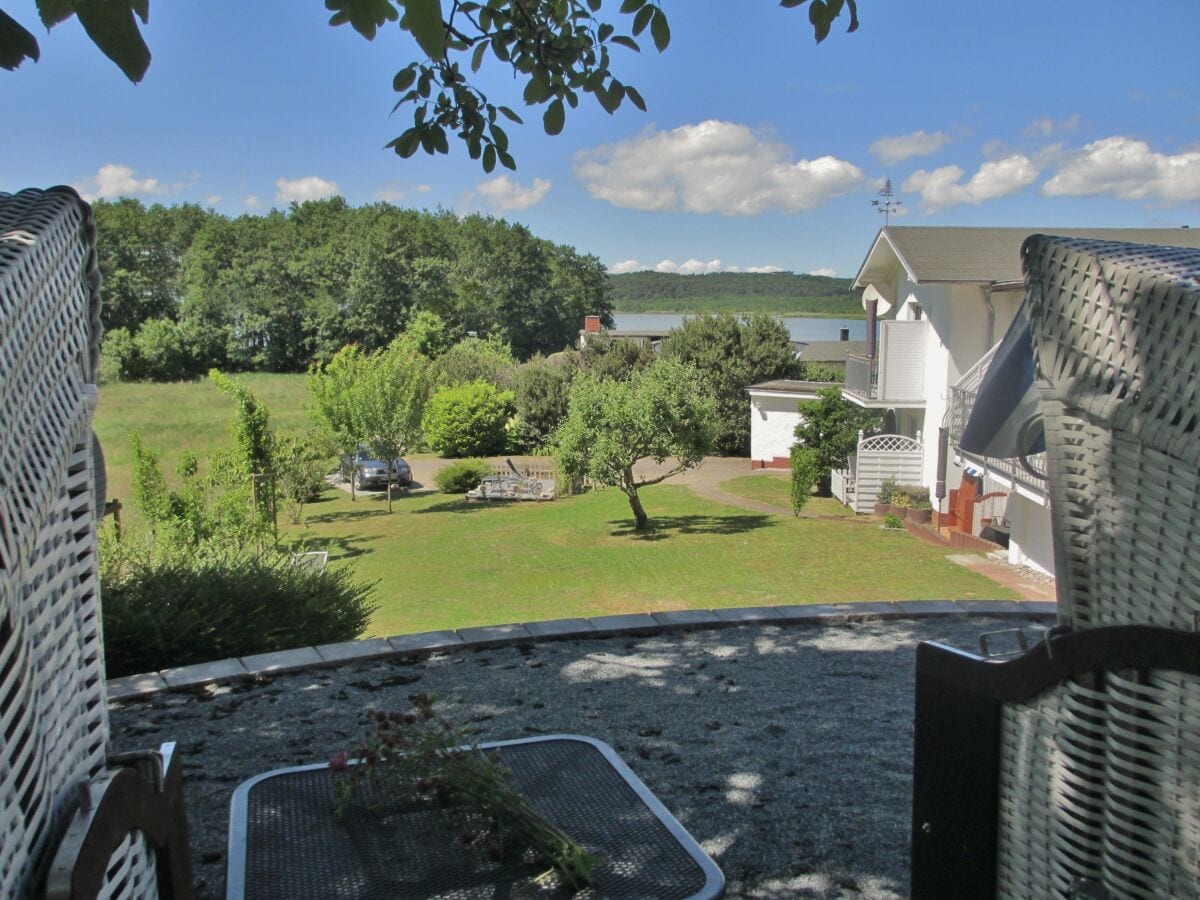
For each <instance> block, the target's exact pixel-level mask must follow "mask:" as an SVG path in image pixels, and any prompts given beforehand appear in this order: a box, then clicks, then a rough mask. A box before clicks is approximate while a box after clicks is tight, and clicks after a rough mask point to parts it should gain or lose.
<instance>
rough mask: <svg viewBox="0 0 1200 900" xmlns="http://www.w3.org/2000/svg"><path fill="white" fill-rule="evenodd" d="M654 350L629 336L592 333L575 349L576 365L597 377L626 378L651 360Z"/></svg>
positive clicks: (652, 360) (652, 359) (644, 366)
mask: <svg viewBox="0 0 1200 900" xmlns="http://www.w3.org/2000/svg"><path fill="white" fill-rule="evenodd" d="M654 359H655V356H654V351H653V350H651V349H650V348H649V347H647V346H645V345H644V344H639V343H638V342H637V341H634V340H631V339H629V338H616V339H615V340H614V339H613V338H611V337H609V336H608V335H605V334H594V335H592V336H591V337H589V338H588V339H587V343H586V344H584V345H583V349H582V350H581V351H580V352H579V366H580V368H582V369H583V371H585V372H588V373H590V374H592V375H594V376H595V377H597V378H616V379H618V380H620V379H625V378H629V377H630V376H631V375H633V374H634V373H635V372H639V371H641V370H642V369H644V368H646V366H648V365H650V363H652V362H654Z"/></svg>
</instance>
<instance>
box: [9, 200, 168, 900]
mask: <svg viewBox="0 0 1200 900" xmlns="http://www.w3.org/2000/svg"><path fill="white" fill-rule="evenodd" d="M99 284H100V277H99V272H98V270H97V267H96V254H95V229H94V227H93V224H92V219H91V210H90V208H89V207H88V206H87V204H85V203H84V202H83V201H82V200H80V199H79V196H78V195H77V194H76V193H75V192H74V191H73V190H71V189H69V188H52V189H50V190H47V191H22V192H20V193H17V194H13V195H7V194H0V422H2V424H0V724H2V726H3V744H2V747H3V749H2V751H0V834H2V837H3V839H2V840H0V896H3V897H27V896H33V895H34V894H36V893H39V892H41V891H43V890H48V891H49V894H50V895H51V896H73V897H74V896H104V897H141V896H151V895H154V894H156V893H159V892H160V889H162V888H165V889H166V893H169V892H170V890H171V889H172V887H175V888H177V890H176V892H175V895H176V896H181V895H184V896H185V895H186V894H187V893H188V892H189V891H190V871H188V869H189V865H188V859H187V847H186V826H185V825H183V819H182V801H181V800H180V799H179V788H178V779H179V776H178V771H177V766H176V767H174V768H173V767H172V766H170V765H165V764H164V762H165V761H164V759H163V757H162V756H161V755H160V754H158V753H153V754H149V755H142V756H141V757H139V759H138V760H137V761H136V762H135V763H134V764H132V765H130V766H126V765H123V764H122V761H120V760H110V759H108V757H107V755H106V754H107V747H106V744H107V741H108V715H107V710H106V697H105V679H104V659H103V648H102V641H101V630H100V605H99V585H98V573H97V561H96V525H97V523H98V521H99V519H100V517H101V515H102V510H103V508H104V493H103V488H102V487H100V488H99V489H97V485H98V484H102V483H103V475H102V472H101V471H97V468H96V459H97V453H96V447H95V444H94V438H93V435H92V430H91V420H92V411H93V409H94V407H95V403H96V387H95V381H96V378H95V374H96V365H97V361H98V357H99V339H100V302H99ZM171 756H172V758H173V756H174V755H173V754H172V755H171ZM114 786H115V787H114ZM110 789H112V790H111V793H110ZM135 798H136V799H135ZM114 816H115V818H114ZM120 819H124V820H125V823H124V824H122V822H121V821H119V820H120ZM181 829H182V830H181ZM64 835H66V836H67V841H66V842H65V843H64ZM181 836H182V843H181ZM159 846H161V847H162V848H163V849H164V851H165V852H164V853H163V854H162V857H163V860H164V861H165V860H167V859H169V860H170V866H169V867H164V868H161V869H160V868H159V860H158V859H157V858H156V854H155V853H154V852H153V850H155V849H156V848H157V847H159ZM56 853H57V854H58V861H57V864H56V867H55V872H54V873H53V874H52V875H51V874H49V873H50V869H51V863H52V861H53V860H54V857H55V855H56ZM81 861H82V862H83V865H82V867H81V866H80V864H79V863H80V862H81ZM163 875H165V876H166V879H165V884H164V883H163V880H162V877H161V876H163Z"/></svg>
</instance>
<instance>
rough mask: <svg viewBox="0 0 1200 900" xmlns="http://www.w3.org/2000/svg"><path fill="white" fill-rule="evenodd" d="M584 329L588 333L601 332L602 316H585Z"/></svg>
mask: <svg viewBox="0 0 1200 900" xmlns="http://www.w3.org/2000/svg"><path fill="white" fill-rule="evenodd" d="M583 330H584V331H586V332H587V333H588V334H599V333H600V317H599V316H584V317H583Z"/></svg>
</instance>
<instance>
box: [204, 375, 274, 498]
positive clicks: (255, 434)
mask: <svg viewBox="0 0 1200 900" xmlns="http://www.w3.org/2000/svg"><path fill="white" fill-rule="evenodd" d="M208 379H209V381H211V382H212V383H213V384H214V385H216V386H217V389H218V390H219V391H220V392H221V393H223V394H225V395H226V396H228V397H230V398H231V399H232V400H233V402H234V403H235V404H236V407H237V411H236V413H235V415H234V419H233V425H232V426H231V429H230V431H231V434H232V435H233V442H234V446H235V447H236V448H237V449H236V461H237V465H238V468H239V470H240V471H241V472H242V474H244V475H254V474H258V473H263V472H273V471H274V470H275V459H274V454H275V435H274V433H273V432H272V431H271V413H270V411H269V410H268V409H267V407H266V404H264V403H263V402H262V401H261V400H259V399H258V398H257V397H255V396H254V393H253V392H252V391H251V390H250V388H248V387H246V385H245V384H243V383H242V382H240V381H238V380H237V379H236V378H230V377H229V376H228V375H226V374H225V373H223V372H221V371H218V370H217V369H213V370H211V371H210V372H209V373H208Z"/></svg>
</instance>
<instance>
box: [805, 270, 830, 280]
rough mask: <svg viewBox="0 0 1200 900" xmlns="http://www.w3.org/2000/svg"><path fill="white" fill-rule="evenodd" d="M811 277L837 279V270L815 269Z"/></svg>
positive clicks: (810, 273)
mask: <svg viewBox="0 0 1200 900" xmlns="http://www.w3.org/2000/svg"><path fill="white" fill-rule="evenodd" d="M808 274H809V275H823V276H824V277H826V278H837V270H836V269H813V270H812V271H811V272H809V273H808Z"/></svg>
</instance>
